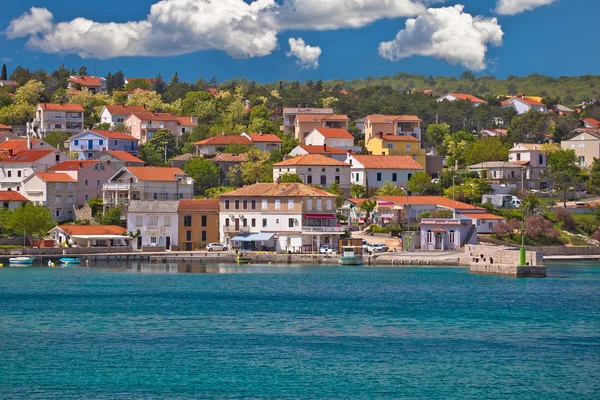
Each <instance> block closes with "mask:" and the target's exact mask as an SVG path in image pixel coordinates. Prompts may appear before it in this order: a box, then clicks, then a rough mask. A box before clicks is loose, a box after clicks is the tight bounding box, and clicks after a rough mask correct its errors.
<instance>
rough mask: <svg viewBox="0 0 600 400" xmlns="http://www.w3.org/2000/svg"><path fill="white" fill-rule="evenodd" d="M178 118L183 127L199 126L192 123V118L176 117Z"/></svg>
mask: <svg viewBox="0 0 600 400" xmlns="http://www.w3.org/2000/svg"><path fill="white" fill-rule="evenodd" d="M175 118H177V123H178V124H179V125H182V126H196V125H198V124H197V123H195V122H192V117H175Z"/></svg>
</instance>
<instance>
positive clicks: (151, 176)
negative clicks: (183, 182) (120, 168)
mask: <svg viewBox="0 0 600 400" xmlns="http://www.w3.org/2000/svg"><path fill="white" fill-rule="evenodd" d="M125 168H126V169H127V170H128V171H129V172H131V174H132V175H133V176H135V177H136V178H138V179H139V180H140V181H176V180H177V176H176V175H184V173H183V171H182V170H180V169H179V168H172V167H125Z"/></svg>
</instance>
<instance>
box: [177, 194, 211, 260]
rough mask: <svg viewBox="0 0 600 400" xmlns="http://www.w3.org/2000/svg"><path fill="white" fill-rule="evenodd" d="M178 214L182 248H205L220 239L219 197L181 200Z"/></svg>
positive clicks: (190, 249)
mask: <svg viewBox="0 0 600 400" xmlns="http://www.w3.org/2000/svg"><path fill="white" fill-rule="evenodd" d="M177 216H178V218H179V235H178V237H179V249H180V250H185V251H192V250H196V249H203V248H206V245H207V244H209V243H215V242H218V241H219V240H220V238H221V236H220V229H219V200H218V199H195V200H179V206H178V208H177Z"/></svg>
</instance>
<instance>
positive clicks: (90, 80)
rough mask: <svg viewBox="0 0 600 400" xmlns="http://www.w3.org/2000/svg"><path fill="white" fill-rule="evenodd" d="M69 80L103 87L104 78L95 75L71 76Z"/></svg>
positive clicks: (73, 82) (79, 83)
mask: <svg viewBox="0 0 600 400" xmlns="http://www.w3.org/2000/svg"><path fill="white" fill-rule="evenodd" d="M69 81H70V82H71V83H72V84H76V85H81V86H86V87H101V86H102V78H96V77H94V76H71V77H69Z"/></svg>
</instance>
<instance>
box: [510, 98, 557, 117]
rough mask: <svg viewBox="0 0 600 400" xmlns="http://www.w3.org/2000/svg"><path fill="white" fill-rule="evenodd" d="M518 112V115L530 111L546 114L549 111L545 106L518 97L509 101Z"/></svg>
mask: <svg viewBox="0 0 600 400" xmlns="http://www.w3.org/2000/svg"><path fill="white" fill-rule="evenodd" d="M507 101H508V102H509V103H511V104H512V106H513V107H514V108H515V110H516V111H517V114H525V113H526V112H528V111H531V110H535V111H539V112H546V111H548V109H547V108H546V106H545V105H544V104H532V103H529V102H527V101H525V100H523V99H519V98H518V97H513V98H512V99H508V100H507Z"/></svg>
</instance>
